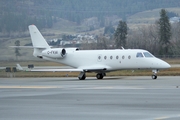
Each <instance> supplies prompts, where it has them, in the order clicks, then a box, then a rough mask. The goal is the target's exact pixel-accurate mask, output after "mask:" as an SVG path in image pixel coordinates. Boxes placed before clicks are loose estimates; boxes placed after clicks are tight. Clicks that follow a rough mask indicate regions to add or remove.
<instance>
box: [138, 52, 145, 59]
mask: <svg viewBox="0 0 180 120" xmlns="http://www.w3.org/2000/svg"><path fill="white" fill-rule="evenodd" d="M136 57H138V58H142V57H144V56H143V54H142V53H141V52H138V53H137V54H136Z"/></svg>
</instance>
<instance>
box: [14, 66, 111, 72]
mask: <svg viewBox="0 0 180 120" xmlns="http://www.w3.org/2000/svg"><path fill="white" fill-rule="evenodd" d="M17 69H18V70H24V69H23V68H22V67H21V66H20V65H19V64H17ZM110 69H111V68H110V67H109V66H106V65H91V66H80V67H79V68H66V69H62V68H61V69H59V68H52V69H49V68H44V69H38V68H37V69H36V68H34V69H26V70H24V71H34V72H38V71H39V72H46V71H47V72H66V71H68V72H98V71H107V70H110Z"/></svg>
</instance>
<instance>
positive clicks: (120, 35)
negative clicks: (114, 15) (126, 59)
mask: <svg viewBox="0 0 180 120" xmlns="http://www.w3.org/2000/svg"><path fill="white" fill-rule="evenodd" d="M126 38H127V24H126V22H125V21H119V24H118V27H117V29H116V31H115V33H114V39H115V43H116V48H121V47H125V46H126Z"/></svg>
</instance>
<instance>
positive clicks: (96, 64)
mask: <svg viewBox="0 0 180 120" xmlns="http://www.w3.org/2000/svg"><path fill="white" fill-rule="evenodd" d="M29 31H30V36H31V40H32V45H33V48H34V53H33V55H34V56H35V57H37V58H40V59H44V60H48V61H53V62H58V63H62V64H65V65H68V66H71V67H72V68H73V69H32V70H31V71H53V72H56V71H79V72H80V74H79V76H78V78H79V80H85V79H86V72H95V73H97V74H96V78H97V79H103V77H104V76H105V75H106V73H107V72H110V71H116V70H125V69H132V70H135V69H138V70H139V69H151V70H152V72H153V74H152V79H156V78H157V72H158V71H159V70H160V69H166V68H170V67H171V66H170V65H169V64H168V63H166V62H165V61H163V60H160V59H158V58H156V57H155V56H153V55H152V54H151V53H149V52H148V51H146V50H142V49H115V50H79V49H78V48H51V47H50V46H49V45H48V43H47V42H46V40H45V39H44V37H43V36H42V34H41V33H40V32H39V30H38V29H37V27H36V26H35V25H30V26H29Z"/></svg>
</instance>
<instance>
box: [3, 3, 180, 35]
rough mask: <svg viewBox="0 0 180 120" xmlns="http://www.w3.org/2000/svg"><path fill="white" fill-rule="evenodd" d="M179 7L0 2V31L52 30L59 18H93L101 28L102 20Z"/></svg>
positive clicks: (103, 23)
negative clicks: (32, 27)
mask: <svg viewBox="0 0 180 120" xmlns="http://www.w3.org/2000/svg"><path fill="white" fill-rule="evenodd" d="M179 6H180V1H179V0H1V1H0V32H8V33H10V32H13V31H25V30H26V29H27V26H28V25H29V24H36V25H37V26H38V28H39V29H41V28H51V27H52V26H53V24H55V23H56V22H58V21H59V19H60V18H62V19H66V20H69V21H72V22H75V23H76V24H77V25H78V24H81V23H82V22H83V21H84V19H86V18H92V17H96V18H97V21H98V25H99V26H100V27H103V26H105V25H106V21H105V17H109V16H114V15H115V16H118V17H120V18H122V19H124V20H126V18H127V17H128V16H130V15H133V14H135V13H138V12H141V11H146V10H152V9H156V8H169V7H179Z"/></svg>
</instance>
